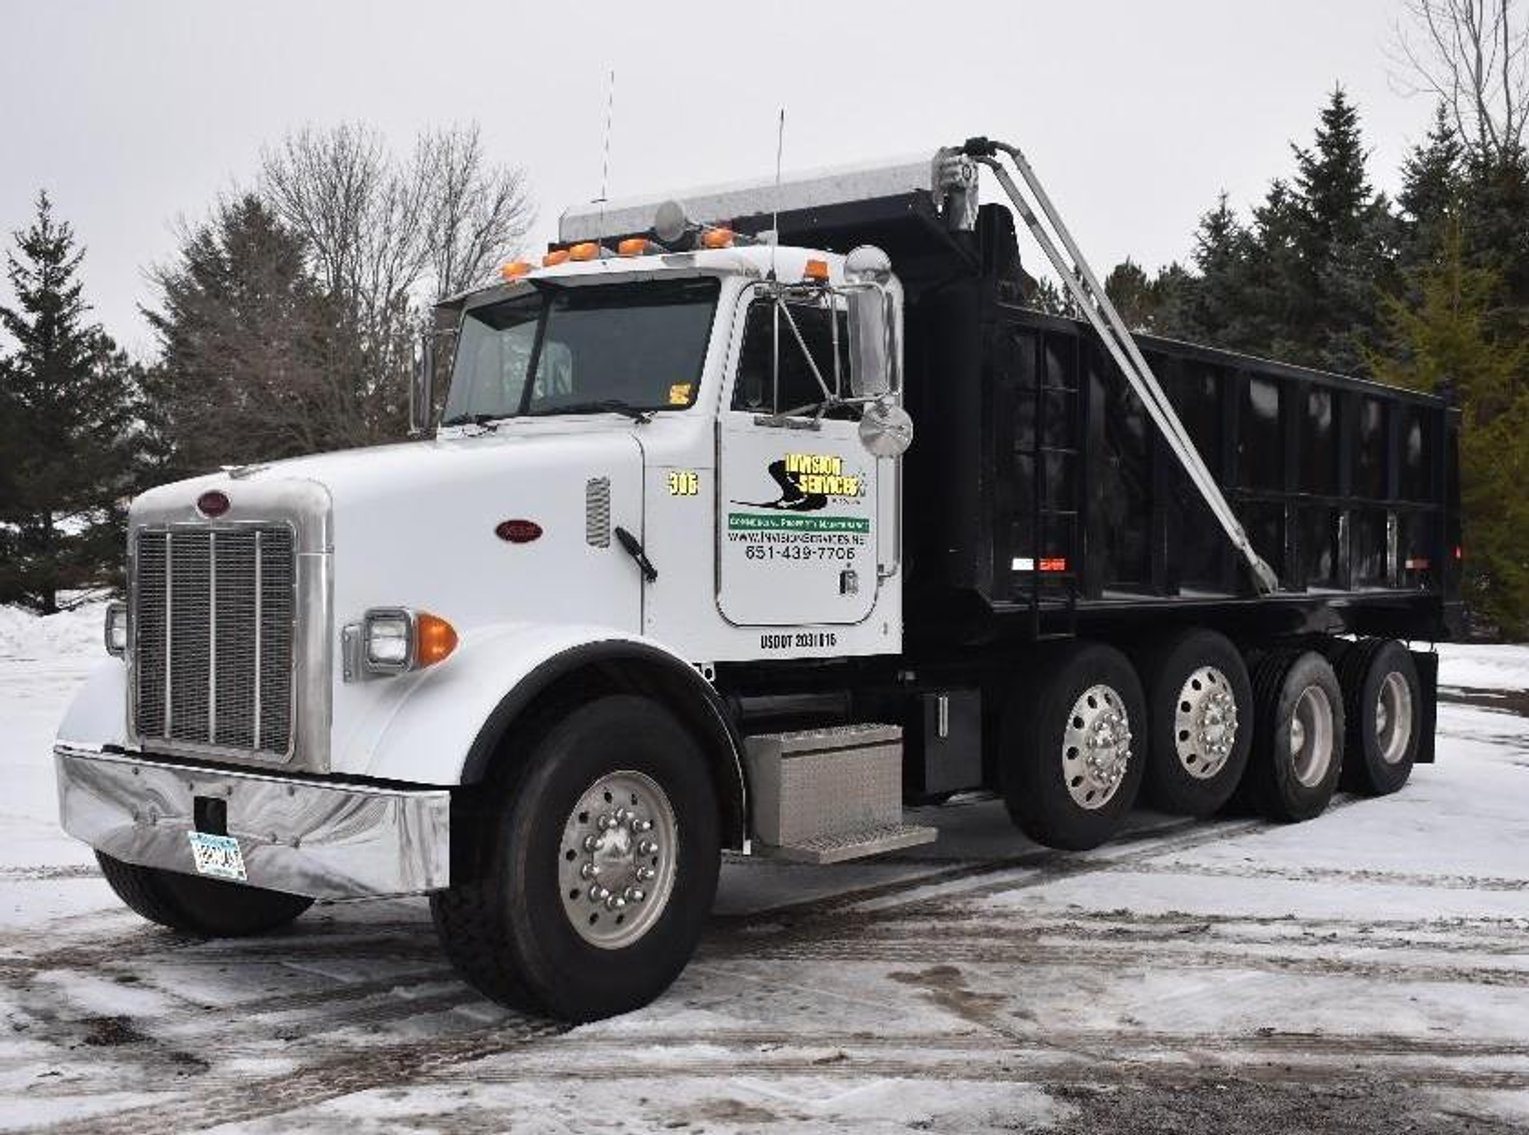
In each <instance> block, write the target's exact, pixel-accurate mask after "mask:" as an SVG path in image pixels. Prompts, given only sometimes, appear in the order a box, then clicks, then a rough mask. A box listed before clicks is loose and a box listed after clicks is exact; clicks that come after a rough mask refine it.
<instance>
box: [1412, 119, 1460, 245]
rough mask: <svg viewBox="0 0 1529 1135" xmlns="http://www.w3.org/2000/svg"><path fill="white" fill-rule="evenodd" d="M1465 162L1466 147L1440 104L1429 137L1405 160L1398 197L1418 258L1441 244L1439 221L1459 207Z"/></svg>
mask: <svg viewBox="0 0 1529 1135" xmlns="http://www.w3.org/2000/svg"><path fill="white" fill-rule="evenodd" d="M1464 165H1465V147H1464V146H1463V145H1462V144H1461V142H1460V138H1459V136H1458V135H1457V134H1456V133H1455V127H1454V124H1453V123H1452V122H1451V121H1450V117H1449V111H1448V110H1447V109H1446V108H1445V106H1444V104H1443V103H1440V104H1439V105H1438V107H1437V108H1436V109H1435V111H1434V119H1433V125H1432V127H1430V129H1429V131H1428V137H1427V138H1425V139H1424V140H1423V142H1422V143H1421V144H1420V145H1418V146H1417V147H1415V148H1414V149H1413V151H1412V153H1410V154H1408V155H1407V157H1406V159H1405V161H1404V162H1403V163H1402V191H1401V194H1400V195H1399V196H1398V197H1397V199H1396V201H1397V204H1398V205H1400V206H1401V209H1402V217H1403V222H1404V224H1405V225H1406V226H1407V231H1408V236H1409V237H1411V238H1412V239H1411V242H1410V244H1411V247H1413V248H1415V249H1417V250H1418V251H1419V253H1420V256H1419V259H1421V258H1422V256H1426V255H1427V253H1428V252H1429V251H1432V250H1434V249H1436V248H1438V247H1439V242H1440V237H1441V236H1442V227H1441V223H1440V222H1442V221H1443V220H1444V218H1445V217H1446V216H1447V215H1449V214H1451V213H1456V212H1457V210H1458V206H1459V203H1460V195H1461V193H1462V191H1463V189H1464V186H1463V184H1462V175H1463V174H1464Z"/></svg>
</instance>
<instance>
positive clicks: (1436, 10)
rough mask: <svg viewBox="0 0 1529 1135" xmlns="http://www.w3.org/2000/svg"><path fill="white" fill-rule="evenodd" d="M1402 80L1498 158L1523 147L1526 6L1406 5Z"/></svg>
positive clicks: (1499, 0)
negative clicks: (1431, 99)
mask: <svg viewBox="0 0 1529 1135" xmlns="http://www.w3.org/2000/svg"><path fill="white" fill-rule="evenodd" d="M1404 7H1405V8H1406V11H1407V16H1408V18H1407V20H1406V22H1405V23H1404V24H1400V25H1398V27H1397V30H1396V52H1395V57H1396V61H1397V62H1398V63H1399V64H1401V65H1402V70H1403V71H1404V72H1405V73H1404V74H1403V75H1401V76H1399V78H1400V79H1401V81H1402V82H1403V84H1404V85H1406V86H1408V87H1409V88H1410V89H1411V90H1413V91H1416V92H1424V91H1426V92H1428V93H1430V94H1432V95H1434V96H1435V97H1437V98H1438V99H1440V100H1441V101H1442V102H1443V104H1444V105H1445V106H1446V107H1447V108H1448V110H1449V113H1450V116H1451V117H1452V118H1453V120H1454V124H1455V129H1456V130H1457V131H1459V134H1460V137H1461V138H1462V139H1466V140H1468V141H1470V142H1472V143H1474V144H1475V146H1476V147H1477V148H1478V149H1479V150H1480V151H1481V152H1482V153H1484V154H1488V155H1490V156H1492V157H1495V158H1502V157H1505V156H1508V155H1511V154H1514V153H1516V152H1517V151H1518V150H1519V148H1520V147H1521V146H1522V145H1523V140H1524V123H1525V115H1526V113H1529V2H1526V0H1405V3H1404Z"/></svg>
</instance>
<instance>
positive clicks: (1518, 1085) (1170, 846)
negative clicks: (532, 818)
mask: <svg viewBox="0 0 1529 1135" xmlns="http://www.w3.org/2000/svg"><path fill="white" fill-rule="evenodd" d="M99 628H100V614H99V609H90V610H86V611H84V612H80V613H76V614H72V615H64V616H56V617H54V618H52V619H48V620H37V619H33V618H30V617H28V616H25V615H21V614H19V613H17V612H14V611H8V610H4V609H0V824H3V829H0V831H3V835H0V911H3V919H0V1037H3V1042H0V1129H8V1130H9V1129H30V1128H41V1127H48V1126H52V1128H53V1129H56V1130H62V1131H113V1132H116V1131H122V1132H136V1131H142V1132H150V1133H153V1135H163V1133H165V1132H170V1131H184V1130H193V1129H206V1128H217V1129H219V1130H223V1131H252V1132H286V1131H292V1130H303V1129H318V1130H329V1131H340V1130H344V1131H347V1132H354V1133H363V1132H380V1131H390V1132H391V1131H509V1130H514V1131H516V1132H552V1131H566V1132H582V1131H590V1130H620V1131H631V1132H650V1131H658V1130H665V1129H674V1130H684V1131H691V1132H698V1131H703V1130H704V1131H710V1132H723V1131H766V1132H782V1133H785V1132H797V1131H814V1130H825V1129H853V1130H857V1131H876V1132H882V1131H910V1130H911V1131H926V1130H936V1131H950V1132H978V1131H1014V1130H1019V1131H1029V1130H1043V1131H1057V1132H1079V1133H1081V1132H1127V1131H1165V1132H1166V1131H1174V1132H1181V1131H1186V1132H1195V1131H1219V1130H1226V1129H1236V1130H1239V1131H1252V1132H1260V1131H1285V1130H1292V1131H1294V1130H1300V1131H1314V1130H1334V1131H1337V1130H1342V1131H1499V1130H1518V1129H1523V1128H1529V718H1526V717H1525V716H1523V713H1524V712H1526V711H1525V708H1524V701H1525V694H1524V691H1525V690H1526V689H1529V648H1525V647H1447V648H1442V649H1441V653H1443V655H1444V663H1443V674H1444V681H1445V682H1446V684H1448V685H1449V686H1451V687H1456V688H1458V689H1460V690H1469V691H1472V692H1471V693H1469V694H1466V693H1463V692H1462V693H1457V694H1455V695H1454V697H1455V699H1456V700H1455V701H1454V702H1453V703H1452V704H1448V705H1445V706H1444V707H1443V708H1442V709H1441V713H1440V722H1439V728H1440V734H1441V740H1440V753H1439V763H1438V764H1437V765H1434V766H1432V767H1424V768H1419V769H1418V771H1417V773H1416V775H1415V776H1414V778H1413V781H1412V783H1411V784H1410V785H1409V787H1408V788H1407V789H1406V790H1405V791H1404V792H1403V793H1401V794H1400V795H1398V796H1395V797H1392V798H1389V799H1385V800H1377V801H1359V800H1353V799H1348V798H1341V799H1340V800H1339V801H1338V802H1337V804H1336V805H1335V806H1334V807H1333V809H1332V810H1331V811H1329V812H1328V813H1327V814H1326V815H1324V816H1323V817H1321V818H1320V819H1318V820H1315V821H1312V822H1310V823H1307V824H1302V825H1298V826H1294V827H1274V826H1270V825H1267V824H1264V823H1262V822H1259V821H1255V820H1248V819H1229V820H1221V821H1217V822H1215V823H1203V824H1186V823H1183V822H1180V821H1175V820H1169V819H1166V818H1164V817H1159V816H1152V815H1148V814H1142V815H1139V816H1138V817H1137V818H1136V821H1135V823H1134V825H1133V830H1132V831H1131V833H1130V834H1129V835H1127V836H1126V837H1124V838H1122V839H1120V840H1117V841H1116V842H1115V843H1113V844H1111V845H1110V846H1108V847H1105V848H1102V849H1100V850H1099V851H1097V852H1092V853H1088V854H1081V855H1064V854H1059V853H1053V852H1047V851H1043V850H1040V849H1038V848H1036V847H1034V846H1033V845H1030V844H1027V843H1026V842H1025V841H1024V840H1023V839H1021V838H1020V837H1019V836H1017V835H1016V834H1015V833H1014V832H1013V830H1012V829H1011V828H1010V827H1009V825H1008V823H1007V820H1006V819H1005V817H1004V815H1003V812H1002V809H1001V807H999V806H997V805H995V804H993V803H990V802H986V803H975V804H971V805H967V806H962V807H956V808H950V809H945V810H943V811H940V812H935V813H932V814H931V815H930V817H929V820H930V822H934V823H937V824H939V826H940V827H941V828H942V830H943V834H942V837H941V840H940V842H939V843H937V844H935V845H934V846H933V848H926V849H919V851H918V854H911V853H910V854H908V855H904V856H900V857H895V858H890V859H887V860H882V861H878V862H873V863H871V864H868V865H866V864H860V865H855V864H851V865H845V866H842V867H837V868H805V867H789V866H783V865H779V864H771V863H767V862H759V861H739V862H735V863H729V864H728V865H727V866H726V867H725V869H724V876H723V885H722V890H721V894H720V897H719V902H718V911H717V915H716V918H715V919H714V922H713V926H712V929H711V932H710V933H709V935H708V937H707V940H706V942H705V944H704V946H703V949H702V951H701V954H700V956H699V957H698V958H697V959H696V961H695V962H694V963H693V964H692V965H691V967H690V968H689V969H688V970H687V971H686V973H685V974H684V976H683V977H682V978H681V979H680V981H679V983H678V984H677V985H676V986H675V988H674V989H673V990H672V991H671V992H670V993H669V994H668V995H667V996H666V997H664V998H663V999H662V1000H661V1001H660V1002H659V1003H657V1004H655V1005H653V1006H652V1007H650V1008H649V1009H646V1010H644V1011H642V1012H639V1013H634V1014H631V1015H630V1016H627V1017H623V1018H620V1019H618V1020H614V1021H609V1022H605V1023H602V1024H599V1025H593V1026H587V1027H584V1028H579V1029H573V1030H567V1029H564V1028H561V1027H559V1026H555V1025H550V1024H547V1023H545V1022H540V1021H535V1020H529V1019H525V1018H521V1017H518V1016H515V1015H514V1014H511V1013H507V1012H505V1011H503V1010H501V1009H498V1008H496V1007H494V1006H493V1005H491V1004H489V1003H487V1002H485V1001H483V1000H482V999H481V998H479V997H477V996H476V995H474V994H473V993H472V992H471V991H470V990H468V989H467V988H466V987H465V986H463V985H462V984H461V983H459V982H458V981H457V980H456V979H455V978H454V977H453V975H452V973H451V972H450V970H449V968H448V967H447V965H446V963H445V962H444V961H443V959H442V958H441V956H440V955H439V953H438V952H437V949H436V945H435V941H434V937H433V933H432V930H431V927H430V924H429V918H428V914H427V912H426V910H425V907H424V904H423V903H422V902H418V901H409V902H383V903H369V904H359V903H358V904H345V905H330V906H324V907H318V908H315V910H314V911H312V912H310V914H308V915H307V916H305V917H304V918H303V919H302V920H300V922H299V923H298V924H297V925H296V927H295V928H294V929H293V930H292V931H291V932H289V933H285V934H282V935H277V936H271V937H266V938H260V939H255V940H250V941H245V942H239V943H219V944H202V943H196V942H192V941H187V940H185V939H181V938H178V937H176V936H174V935H172V934H170V933H168V932H166V931H162V930H159V929H156V928H154V927H151V926H149V925H147V924H145V923H143V922H141V921H140V920H138V919H137V918H136V917H135V916H133V915H131V914H129V913H128V912H127V911H125V910H124V909H122V908H121V907H119V905H118V904H117V903H116V901H115V899H114V898H113V897H112V895H111V893H110V892H109V891H108V889H107V887H106V885H105V883H104V882H102V881H101V879H100V878H99V877H98V875H97V874H96V872H95V869H94V865H93V861H92V859H91V857H90V855H89V853H88V852H87V851H86V850H85V849H84V848H83V847H82V846H80V845H77V844H75V843H73V842H72V841H70V840H68V839H67V838H65V837H64V836H63V835H62V834H61V833H60V832H59V831H58V830H57V827H56V819H55V805H54V793H53V772H52V763H51V756H50V741H51V737H52V732H53V728H54V726H55V724H56V723H57V720H58V718H59V716H60V714H61V713H62V711H63V708H64V705H65V703H66V702H67V700H68V699H69V697H70V696H71V693H72V692H73V690H74V689H75V688H76V686H77V685H78V684H79V682H80V681H81V680H82V678H83V676H84V675H85V673H86V672H87V671H88V669H89V668H90V667H91V666H92V665H94V664H95V663H96V662H97V661H98V660H99V659H100V657H101V653H100V648H99V645H98V643H99Z"/></svg>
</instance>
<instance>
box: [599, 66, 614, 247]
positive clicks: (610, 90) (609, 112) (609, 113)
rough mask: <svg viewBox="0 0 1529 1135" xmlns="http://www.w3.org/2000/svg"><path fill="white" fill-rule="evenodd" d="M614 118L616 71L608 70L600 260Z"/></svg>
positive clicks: (608, 185)
mask: <svg viewBox="0 0 1529 1135" xmlns="http://www.w3.org/2000/svg"><path fill="white" fill-rule="evenodd" d="M615 117H616V69H615V68H614V67H612V68H611V70H610V76H609V78H608V79H607V81H606V86H605V155H604V157H603V158H602V159H601V162H600V234H599V236H598V237H596V238H595V239H596V240H598V241H599V248H600V258H601V259H602V260H603V259H604V258H605V235H606V234H605V203H606V201H607V200H608V199H609V197H610V181H611V123H612V122H613V121H614V120H615Z"/></svg>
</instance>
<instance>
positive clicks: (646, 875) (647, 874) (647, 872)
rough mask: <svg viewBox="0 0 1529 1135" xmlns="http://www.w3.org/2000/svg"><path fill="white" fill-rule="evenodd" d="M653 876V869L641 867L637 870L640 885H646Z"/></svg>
mask: <svg viewBox="0 0 1529 1135" xmlns="http://www.w3.org/2000/svg"><path fill="white" fill-rule="evenodd" d="M653 874H654V871H653V868H651V867H639V868H637V881H638V882H639V883H646V882H647V881H648V880H649V879H651V878H653Z"/></svg>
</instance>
